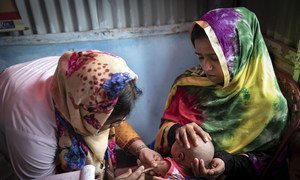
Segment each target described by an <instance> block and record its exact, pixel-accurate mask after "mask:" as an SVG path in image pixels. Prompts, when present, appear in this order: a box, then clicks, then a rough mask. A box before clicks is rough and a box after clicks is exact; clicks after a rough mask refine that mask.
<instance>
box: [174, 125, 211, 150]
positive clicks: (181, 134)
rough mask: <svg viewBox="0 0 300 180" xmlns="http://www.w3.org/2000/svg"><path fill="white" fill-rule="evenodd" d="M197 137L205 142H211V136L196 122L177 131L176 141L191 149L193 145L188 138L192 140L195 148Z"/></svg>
mask: <svg viewBox="0 0 300 180" xmlns="http://www.w3.org/2000/svg"><path fill="white" fill-rule="evenodd" d="M197 135H199V136H200V137H201V138H202V139H203V141H204V142H207V141H210V140H211V137H210V135H209V134H208V133H207V132H205V131H204V130H203V129H202V128H201V127H200V126H199V125H198V124H196V123H194V122H192V123H189V124H186V125H184V126H181V127H180V128H179V129H177V131H176V135H175V139H176V141H177V142H178V143H179V144H180V145H181V146H184V147H186V148H190V147H191V145H190V142H189V140H188V138H187V137H189V139H191V140H192V143H193V145H194V146H197V145H198V144H197Z"/></svg>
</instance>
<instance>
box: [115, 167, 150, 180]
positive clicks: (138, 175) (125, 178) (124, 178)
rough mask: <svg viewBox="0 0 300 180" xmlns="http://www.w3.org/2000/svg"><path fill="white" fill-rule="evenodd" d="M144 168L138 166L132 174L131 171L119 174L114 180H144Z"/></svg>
mask: <svg viewBox="0 0 300 180" xmlns="http://www.w3.org/2000/svg"><path fill="white" fill-rule="evenodd" d="M144 169H145V168H144V166H140V167H139V168H137V170H135V171H134V172H132V170H131V169H129V170H128V171H127V172H126V173H124V174H121V175H120V176H118V177H116V178H115V179H116V180H131V179H132V180H133V179H137V180H139V179H141V180H144V179H145V174H144V172H143V171H144Z"/></svg>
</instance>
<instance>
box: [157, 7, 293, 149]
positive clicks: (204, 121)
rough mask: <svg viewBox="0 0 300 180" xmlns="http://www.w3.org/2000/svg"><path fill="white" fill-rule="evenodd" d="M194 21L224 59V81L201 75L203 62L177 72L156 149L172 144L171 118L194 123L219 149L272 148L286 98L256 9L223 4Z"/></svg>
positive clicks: (281, 126)
mask: <svg viewBox="0 0 300 180" xmlns="http://www.w3.org/2000/svg"><path fill="white" fill-rule="evenodd" d="M195 26H200V27H201V28H203V29H204V31H205V33H206V35H207V36H208V39H209V41H210V43H211V45H212V47H213V49H214V51H215V53H216V55H217V56H218V59H219V61H220V64H221V68H222V71H223V74H224V84H223V85H222V86H221V85H217V84H214V83H213V82H211V81H210V80H209V79H208V78H207V77H205V76H203V75H202V74H203V73H202V72H203V71H202V69H201V67H195V68H191V69H189V70H187V71H186V73H185V74H183V75H181V76H179V77H178V78H177V79H176V81H175V83H174V85H173V87H172V89H171V92H170V94H169V97H168V101H167V103H166V109H165V112H164V115H163V117H162V122H163V124H162V126H161V128H160V132H159V133H158V136H157V142H156V148H157V149H159V150H161V151H165V150H163V149H165V148H168V147H167V146H168V145H166V144H165V143H166V142H167V141H166V140H165V139H164V137H163V136H164V134H166V133H164V131H166V130H168V128H167V127H169V126H170V123H171V122H173V123H174V122H175V123H179V124H181V125H184V124H187V123H190V122H196V123H197V124H199V125H200V126H201V127H202V128H203V129H204V130H205V131H206V132H208V133H209V134H210V135H211V136H212V138H213V142H214V144H215V147H216V149H217V150H218V149H221V150H226V151H228V152H229V153H242V152H250V151H255V150H266V149H269V148H270V147H272V146H273V145H274V144H275V143H276V142H277V141H278V139H279V138H280V135H281V133H282V131H283V129H284V127H285V124H286V117H287V102H286V100H285V98H284V97H283V95H282V93H281V91H280V89H279V86H278V83H277V80H276V77H275V74H274V70H273V66H272V63H271V59H270V56H269V54H268V51H267V48H266V45H265V42H264V40H263V37H262V34H261V32H260V28H259V22H258V20H257V18H256V16H255V14H254V13H252V12H251V11H249V10H248V9H246V8H220V9H215V10H212V11H209V12H208V13H206V14H205V15H204V16H203V17H201V19H200V20H199V21H195V22H194V24H193V28H192V30H193V29H194V27H195ZM166 120H168V121H166ZM167 122H168V123H167ZM171 124H172V123H171Z"/></svg>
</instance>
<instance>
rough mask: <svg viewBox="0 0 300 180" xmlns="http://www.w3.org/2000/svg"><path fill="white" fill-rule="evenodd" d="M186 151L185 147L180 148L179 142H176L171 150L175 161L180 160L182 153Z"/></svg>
mask: <svg viewBox="0 0 300 180" xmlns="http://www.w3.org/2000/svg"><path fill="white" fill-rule="evenodd" d="M183 151H184V147H182V146H180V145H179V143H178V142H177V141H175V142H174V144H173V145H172V148H171V154H172V157H173V159H174V160H176V159H178V158H179V155H180V153H182V152H183Z"/></svg>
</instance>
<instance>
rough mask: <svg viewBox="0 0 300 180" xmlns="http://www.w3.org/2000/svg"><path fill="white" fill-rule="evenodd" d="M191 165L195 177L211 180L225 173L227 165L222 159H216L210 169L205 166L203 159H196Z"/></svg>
mask: <svg viewBox="0 0 300 180" xmlns="http://www.w3.org/2000/svg"><path fill="white" fill-rule="evenodd" d="M191 165H192V168H193V173H194V175H195V176H198V177H204V178H209V179H211V178H216V177H218V176H220V175H222V174H223V172H224V171H225V163H224V161H223V160H222V159H220V158H214V159H213V160H212V161H211V163H210V167H209V168H206V167H205V166H204V161H203V160H202V159H200V160H199V159H197V158H195V159H194V161H193V162H192V164H191Z"/></svg>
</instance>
